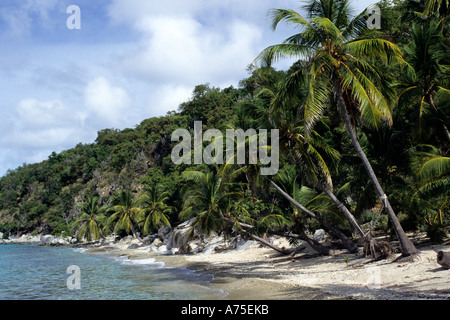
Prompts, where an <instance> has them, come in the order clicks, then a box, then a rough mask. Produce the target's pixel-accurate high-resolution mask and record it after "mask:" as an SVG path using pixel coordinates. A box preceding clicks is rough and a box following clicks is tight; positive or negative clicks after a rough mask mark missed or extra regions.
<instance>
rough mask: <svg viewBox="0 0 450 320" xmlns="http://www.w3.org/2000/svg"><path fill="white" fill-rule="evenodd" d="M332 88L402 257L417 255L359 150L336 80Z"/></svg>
mask: <svg viewBox="0 0 450 320" xmlns="http://www.w3.org/2000/svg"><path fill="white" fill-rule="evenodd" d="M333 86H334V91H335V93H336V98H337V103H338V107H339V109H340V113H341V116H342V118H343V119H344V123H345V127H346V128H347V131H348V133H349V135H350V138H351V140H352V144H353V147H354V148H355V150H356V153H357V154H358V156H359V157H360V158H361V161H362V163H363V165H364V168H365V169H366V171H367V174H368V175H369V177H370V179H371V181H372V183H373V185H374V187H375V190H376V192H377V194H378V197H379V198H380V200H381V201H382V203H383V205H384V208H385V209H386V212H387V214H388V217H389V220H390V221H391V223H392V226H393V227H394V230H395V233H396V235H397V238H398V240H399V242H400V248H401V252H402V255H403V256H405V257H406V256H410V255H412V254H415V253H417V249H416V247H415V246H414V244H413V243H412V241H411V240H409V239H408V237H407V236H406V234H405V231H404V230H403V228H402V226H401V225H400V222H399V221H398V218H397V216H396V215H395V212H394V210H393V209H392V207H391V204H390V202H389V200H388V198H387V196H386V194H385V193H384V191H383V189H382V188H381V185H380V183H379V181H378V178H377V177H376V175H375V172H374V171H373V168H372V166H371V164H370V162H369V160H368V159H367V156H366V154H365V153H364V151H363V150H362V148H361V145H360V144H359V141H358V137H357V136H356V132H355V130H354V128H353V126H352V124H351V121H350V118H349V115H348V112H347V107H346V104H345V101H344V98H343V96H342V90H341V88H340V86H339V85H338V84H337V82H336V80H333Z"/></svg>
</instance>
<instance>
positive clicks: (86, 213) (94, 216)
mask: <svg viewBox="0 0 450 320" xmlns="http://www.w3.org/2000/svg"><path fill="white" fill-rule="evenodd" d="M102 212H103V208H100V207H99V199H98V198H97V197H88V198H87V201H86V202H84V203H83V204H82V206H81V212H80V217H79V219H77V220H76V221H75V222H74V223H73V226H74V227H75V228H77V229H78V230H77V235H76V237H77V239H82V238H86V239H87V240H88V241H92V240H98V239H100V237H102V238H103V237H104V235H103V232H102V230H106V229H107V227H106V217H105V215H103V213H102Z"/></svg>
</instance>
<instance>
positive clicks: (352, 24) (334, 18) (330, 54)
mask: <svg viewBox="0 0 450 320" xmlns="http://www.w3.org/2000/svg"><path fill="white" fill-rule="evenodd" d="M328 1H331V2H334V3H335V5H334V10H338V8H341V7H345V6H344V5H342V4H341V3H342V2H347V1H343V0H342V1H338V0H336V1H332V0H323V1H320V2H328ZM347 12H348V11H346V10H345V8H344V9H343V12H342V13H339V14H336V15H329V16H327V17H323V16H312V17H311V18H310V19H309V21H308V20H307V19H305V18H303V17H302V16H301V15H300V14H299V13H297V12H295V11H294V10H286V9H274V10H272V11H271V14H272V21H273V24H272V26H273V28H274V29H276V27H277V25H278V24H279V23H280V22H282V21H285V22H287V23H290V24H291V25H293V26H295V27H299V28H300V29H301V32H300V33H298V34H295V35H293V36H291V37H289V38H288V39H286V40H285V41H284V42H283V43H282V44H278V45H273V46H270V47H268V48H266V49H265V50H263V52H262V53H261V54H260V55H259V56H258V58H257V59H259V60H260V61H263V62H264V63H266V64H271V63H272V62H273V61H275V60H277V59H279V58H281V57H293V56H294V57H298V58H301V59H307V61H306V65H305V68H304V69H302V72H299V73H298V74H296V75H295V76H296V79H292V80H291V83H294V84H295V83H299V82H305V83H306V87H307V90H308V91H307V96H306V98H305V101H304V103H303V105H302V113H303V119H304V121H305V127H306V129H307V132H310V131H311V129H312V127H313V126H314V124H315V123H316V122H317V121H318V119H320V117H321V116H322V114H323V113H324V111H325V109H326V107H327V105H330V102H334V104H335V105H336V106H337V108H338V110H339V112H340V115H341V117H342V120H343V122H344V125H345V127H346V129H347V132H348V133H349V135H350V138H351V141H352V144H353V146H354V148H355V150H356V153H357V154H358V156H359V157H360V158H361V161H362V162H363V165H364V167H365V169H366V171H367V173H368V175H369V177H370V179H371V181H372V183H373V185H374V187H375V190H376V192H377V194H378V197H379V198H380V199H381V201H382V203H383V204H384V207H385V209H386V212H387V214H388V216H389V219H390V221H391V223H392V225H393V227H394V230H395V232H396V235H397V238H398V239H399V242H400V247H401V252H402V255H403V256H409V255H411V254H414V253H416V252H417V250H416V248H415V246H414V244H413V243H412V242H411V241H410V240H409V239H408V238H407V236H406V234H405V232H404V230H403V228H402V226H401V225H400V222H399V221H398V218H397V216H396V215H395V212H394V210H393V209H392V207H391V204H390V202H389V199H388V197H387V196H386V194H385V192H384V190H383V188H382V187H381V185H380V183H379V181H378V178H377V176H376V175H375V172H374V170H373V168H372V166H371V164H370V162H369V160H368V159H367V156H366V154H365V153H364V151H363V149H362V148H361V146H360V144H359V141H358V137H357V134H356V131H355V130H356V128H355V127H356V124H357V122H358V121H359V122H361V123H363V124H364V125H366V126H370V127H372V128H375V129H378V128H380V127H381V126H382V125H384V124H387V125H390V124H391V123H392V116H391V110H390V107H389V98H392V96H390V95H386V91H385V89H386V86H385V83H384V82H383V78H384V76H383V72H384V71H385V68H383V67H380V65H381V64H383V63H384V64H386V65H395V64H398V65H403V64H405V61H404V60H403V58H402V54H401V51H400V49H399V48H398V47H397V46H396V45H395V44H393V43H391V42H389V41H386V40H383V39H378V38H355V31H359V24H358V22H359V21H360V20H359V18H358V19H356V20H355V19H354V20H350V21H349V20H348V21H347V22H345V23H342V22H341V21H342V20H343V19H338V17H340V16H345V15H347V16H348V14H347ZM313 13H314V12H313ZM294 80H296V81H294ZM297 88H298V87H297V86H292V87H291V88H289V91H291V90H296V89H297ZM383 91H385V92H383ZM357 114H359V117H357V116H356V115H357Z"/></svg>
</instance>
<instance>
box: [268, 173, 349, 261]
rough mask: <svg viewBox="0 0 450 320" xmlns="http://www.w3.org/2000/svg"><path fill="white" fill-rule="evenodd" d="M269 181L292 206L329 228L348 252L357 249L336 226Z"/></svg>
mask: <svg viewBox="0 0 450 320" xmlns="http://www.w3.org/2000/svg"><path fill="white" fill-rule="evenodd" d="M270 183H271V184H272V186H273V187H275V189H277V190H278V192H280V193H281V195H282V196H283V197H285V198H286V199H287V200H288V201H289V202H290V203H292V204H293V205H294V206H296V207H297V208H299V209H300V210H301V211H303V212H304V213H306V214H307V215H308V216H310V217H311V218H314V219H316V220H317V221H319V222H320V223H321V224H322V225H323V226H324V227H325V228H327V229H329V230H330V231H331V232H332V233H333V234H334V235H335V236H336V237H338V238H339V239H340V240H341V241H342V244H343V245H344V247H345V248H346V249H347V250H348V251H349V252H350V253H353V252H355V251H356V250H357V247H356V245H355V244H354V243H353V242H352V241H351V240H350V239H349V238H347V237H346V236H345V234H343V233H342V232H341V231H340V230H339V229H338V228H336V227H335V226H332V225H330V224H329V223H327V222H326V221H323V219H322V218H321V217H320V216H318V215H316V214H315V213H314V212H312V211H311V210H309V209H308V208H306V207H304V206H303V205H301V204H300V203H299V202H297V201H295V200H294V199H293V198H292V197H291V196H290V195H289V194H287V193H286V192H284V191H283V189H281V188H280V187H279V186H278V185H277V184H276V183H275V182H273V181H270Z"/></svg>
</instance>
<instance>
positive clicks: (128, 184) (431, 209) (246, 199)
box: [0, 0, 450, 257]
mask: <svg viewBox="0 0 450 320" xmlns="http://www.w3.org/2000/svg"><path fill="white" fill-rule="evenodd" d="M378 5H379V7H380V8H381V16H382V17H383V19H382V28H381V29H380V30H369V29H368V28H367V25H366V21H367V18H368V16H367V14H366V12H362V13H361V14H354V13H352V11H351V10H350V9H351V3H350V2H349V1H347V0H308V1H306V2H305V3H304V5H303V6H302V7H300V8H298V9H295V10H293V9H271V10H269V17H270V18H271V22H272V24H271V26H272V28H273V29H274V30H276V29H277V28H278V27H279V26H280V24H286V25H287V26H288V27H290V28H291V30H292V31H293V35H292V36H290V37H288V38H287V39H286V40H285V41H284V42H282V43H279V44H273V45H272V46H269V47H268V48H266V49H264V50H262V51H261V54H259V55H258V56H257V57H255V61H253V63H252V62H251V61H249V63H252V64H251V65H250V66H249V68H248V72H249V75H248V77H247V78H245V79H242V80H241V81H240V82H239V85H238V87H237V88H235V87H228V88H223V89H221V88H216V87H212V86H210V85H209V84H200V85H198V86H196V87H195V88H194V89H193V93H192V97H191V99H190V100H189V101H186V102H184V103H182V104H181V105H180V106H179V108H178V110H177V111H171V112H169V113H168V114H167V115H165V116H161V117H155V118H149V119H145V120H143V121H142V122H141V123H140V124H138V125H136V126H135V127H134V128H128V129H124V130H116V129H111V128H109V129H104V130H101V131H99V132H98V135H97V139H96V141H95V142H94V143H92V144H79V145H77V146H75V147H74V148H72V149H70V150H66V151H63V152H60V153H56V152H53V153H52V154H51V155H49V157H48V159H47V160H45V161H43V162H41V163H35V164H24V165H23V166H21V167H19V168H16V169H14V170H9V171H8V172H7V173H6V174H5V175H4V176H3V177H2V178H1V179H0V232H3V233H4V234H5V235H6V236H7V235H13V234H21V233H28V232H32V233H36V234H38V233H52V234H63V235H71V236H76V237H77V238H79V239H86V240H89V241H90V240H98V239H100V238H102V237H104V236H107V235H110V234H113V233H114V234H116V235H118V236H125V235H127V234H129V235H133V236H136V237H138V238H139V239H141V238H143V237H145V236H147V235H150V234H152V233H156V232H157V231H158V229H159V228H161V227H162V226H165V225H170V226H176V225H177V224H179V223H181V222H183V221H185V220H187V219H192V221H193V223H194V224H195V225H196V226H197V227H198V229H199V230H202V231H203V232H205V233H208V232H211V231H216V232H220V233H223V234H225V235H229V234H236V233H240V234H242V235H243V236H249V237H253V238H254V239H257V240H258V241H262V242H263V241H264V239H263V238H260V237H259V236H260V235H262V234H263V233H276V234H278V235H283V236H286V237H289V238H290V239H291V240H292V241H293V242H295V241H297V239H302V240H305V241H307V242H308V243H309V244H310V245H311V246H314V247H315V248H316V249H317V250H318V251H320V252H323V253H326V252H327V250H326V249H324V248H323V247H321V246H320V245H319V244H317V243H315V242H314V241H312V239H311V237H310V233H311V232H313V231H314V230H315V229H318V228H324V229H326V230H327V231H328V232H329V233H330V234H332V235H333V237H335V238H337V239H339V240H340V243H341V244H342V246H343V247H344V248H346V249H347V250H349V251H354V250H355V248H356V245H355V243H356V241H355V240H356V239H357V238H364V240H365V241H366V243H367V244H368V247H370V248H371V252H370V253H371V254H372V255H373V256H375V257H378V256H377V255H378V254H379V252H377V250H375V249H376V246H375V245H374V244H375V242H374V239H373V237H372V235H373V233H374V232H377V231H378V230H380V231H382V232H388V233H389V234H390V235H391V237H392V238H394V239H397V240H399V242H400V251H401V252H402V254H403V255H405V256H407V255H410V254H413V253H414V252H415V250H416V249H415V246H414V244H413V243H412V242H411V241H410V239H409V237H407V235H406V233H407V232H409V231H418V230H421V231H425V232H427V234H428V236H429V238H430V240H432V241H434V242H439V241H442V239H444V238H445V237H446V236H447V235H446V228H447V227H448V225H449V222H450V214H449V212H450V201H449V200H448V199H450V194H449V190H450V188H449V181H450V154H449V150H450V149H449V146H450V134H449V129H448V128H449V127H450V121H449V119H450V77H449V75H450V56H449V54H448V52H450V42H449V40H448V39H449V34H450V28H449V16H448V1H446V0H444V1H438V0H427V1H424V0H407V1H397V0H393V1H388V0H383V1H380V2H379V3H378ZM262 49H263V48H262ZM285 57H289V58H294V59H295V62H294V63H293V64H292V66H291V67H290V68H289V69H288V70H275V69H274V68H273V66H274V63H275V62H276V61H278V60H280V59H282V58H285ZM195 121H202V124H203V128H202V130H203V131H206V130H207V129H210V128H215V129H219V130H221V131H222V132H224V133H225V132H226V131H225V130H227V129H230V128H232V129H238V128H240V129H242V130H244V131H246V130H248V129H255V130H256V132H258V134H261V133H260V132H259V131H258V129H268V132H270V129H277V130H278V132H279V146H280V152H279V165H280V169H279V171H278V173H277V174H276V175H274V176H262V175H261V174H260V169H261V167H263V166H264V164H263V163H261V162H257V163H253V162H250V161H248V160H249V159H250V156H251V155H250V153H249V151H248V148H246V154H245V159H246V160H247V161H246V163H245V164H235V163H231V162H229V163H224V164H217V163H216V164H214V165H205V164H202V165H200V164H180V165H176V164H174V163H173V162H172V160H171V151H172V149H173V147H174V145H175V144H176V142H172V141H171V134H172V132H173V131H174V130H175V129H179V128H183V129H188V130H189V131H190V132H193V130H194V122H195ZM253 138H254V137H245V142H246V144H247V145H248V144H249V142H250V140H251V139H253ZM256 138H257V139H259V138H260V136H257V137H256ZM207 146H208V143H207V142H205V143H204V144H203V148H206V147H207ZM225 148H226V145H225V142H224V150H226V149H225ZM270 151H271V146H268V147H267V152H270ZM374 248H375V249H374ZM372 249H373V250H372ZM279 251H280V252H283V253H285V251H283V250H281V249H280V250H279Z"/></svg>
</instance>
